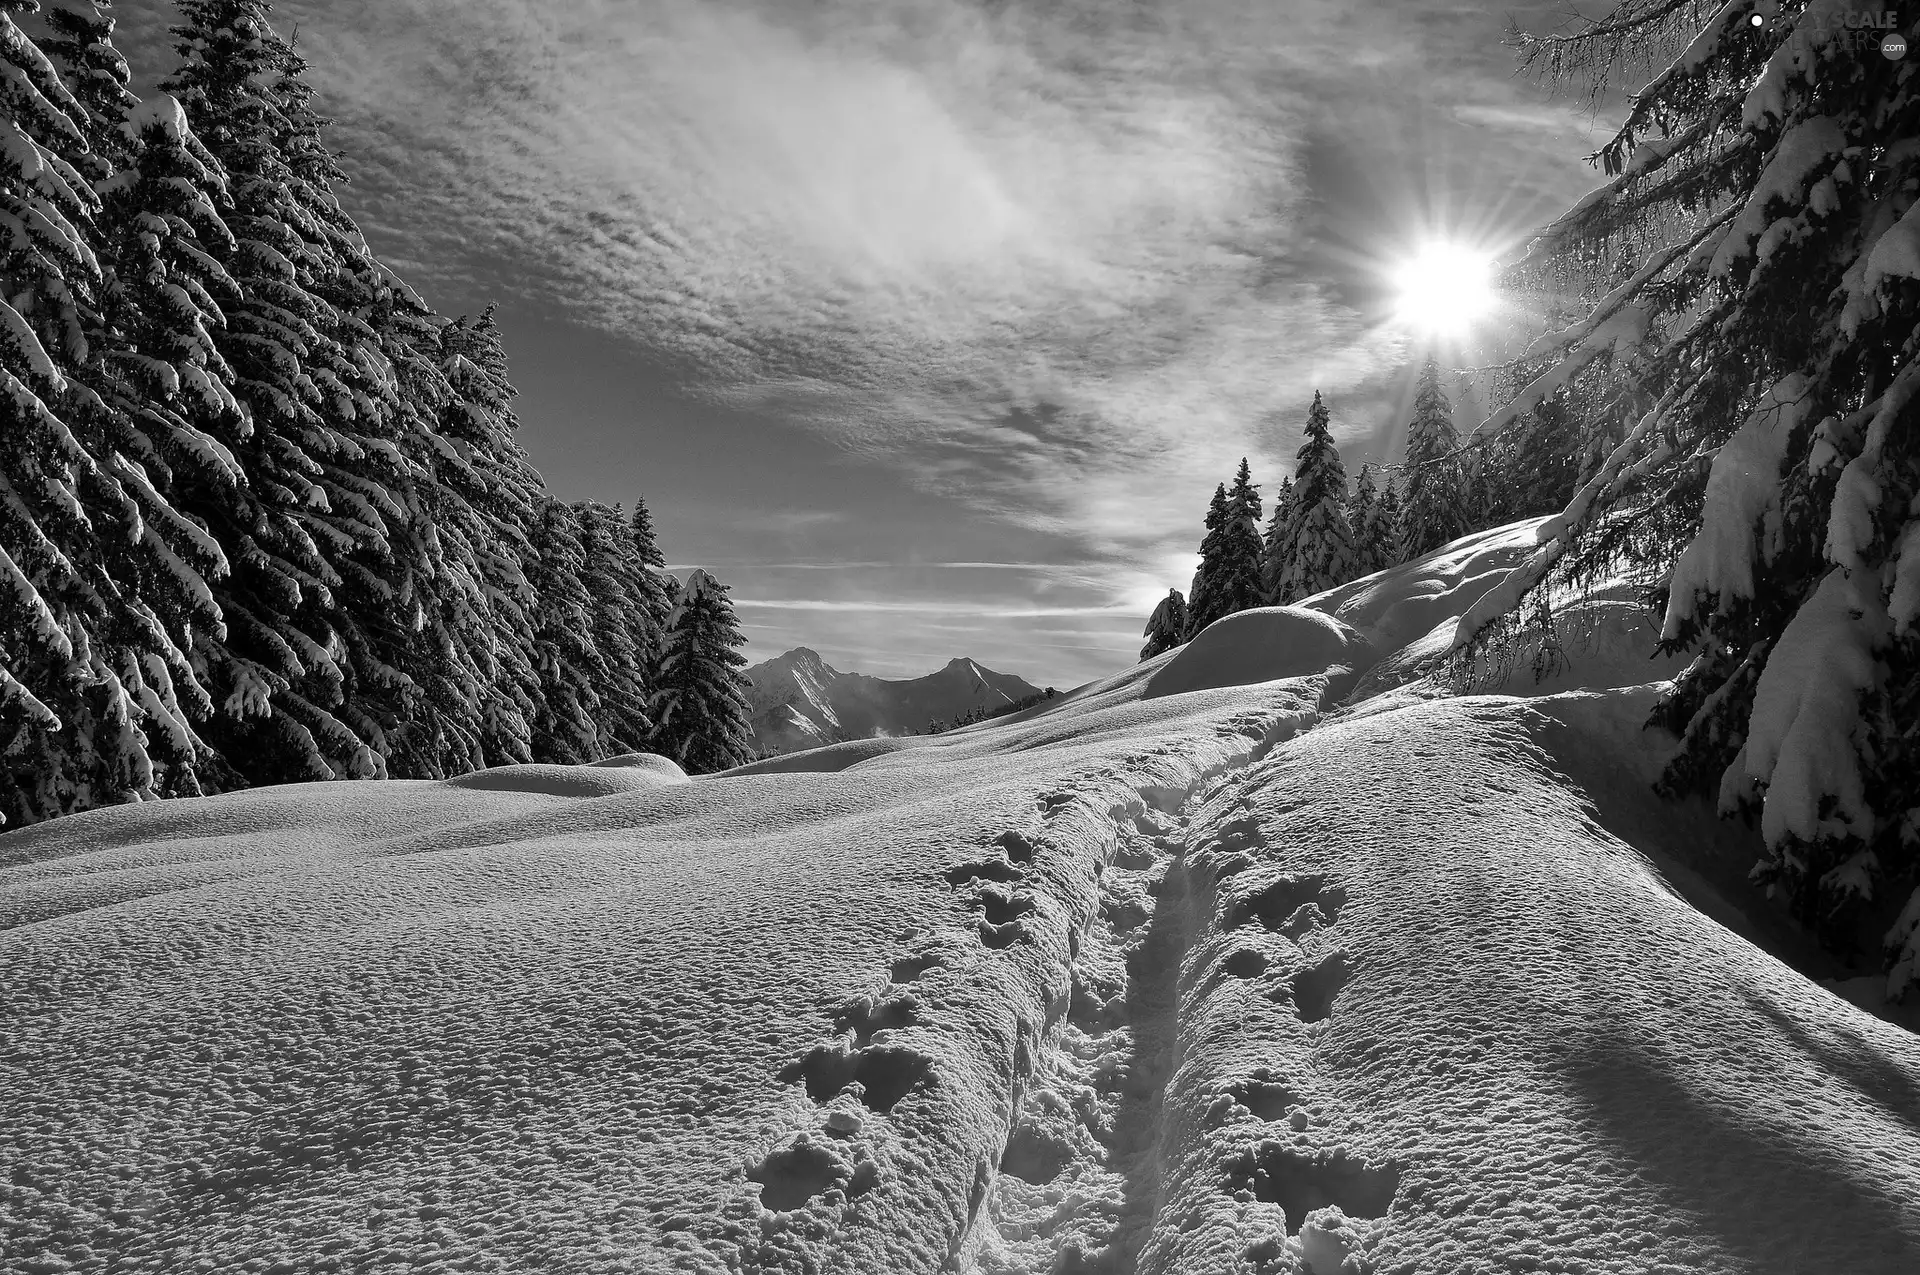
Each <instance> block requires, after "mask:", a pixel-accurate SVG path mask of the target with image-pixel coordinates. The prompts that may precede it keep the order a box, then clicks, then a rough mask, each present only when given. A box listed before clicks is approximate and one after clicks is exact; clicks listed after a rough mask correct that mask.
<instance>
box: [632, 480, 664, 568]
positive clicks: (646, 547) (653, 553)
mask: <svg viewBox="0 0 1920 1275" xmlns="http://www.w3.org/2000/svg"><path fill="white" fill-rule="evenodd" d="M630 534H631V535H632V536H633V546H634V548H635V549H636V550H637V551H638V552H639V554H640V561H642V562H644V563H646V564H647V565H648V566H650V567H652V568H653V569H654V570H656V571H664V570H666V569H667V559H666V555H664V554H662V553H661V552H660V544H659V541H658V540H657V539H656V538H655V536H654V532H653V514H652V513H651V512H649V511H648V509H647V502H646V501H645V500H643V499H642V498H640V497H639V496H635V497H634V498H633V521H632V523H631V524H630Z"/></svg>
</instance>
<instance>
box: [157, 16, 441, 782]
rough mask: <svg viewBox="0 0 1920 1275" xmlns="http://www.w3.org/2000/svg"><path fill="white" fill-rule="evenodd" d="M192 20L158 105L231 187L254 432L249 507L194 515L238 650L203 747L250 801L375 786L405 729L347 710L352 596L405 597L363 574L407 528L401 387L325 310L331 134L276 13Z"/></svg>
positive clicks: (218, 690) (238, 320)
mask: <svg viewBox="0 0 1920 1275" xmlns="http://www.w3.org/2000/svg"><path fill="white" fill-rule="evenodd" d="M178 7H179V10H180V14H181V18H182V22H181V24H180V25H179V26H176V27H175V28H173V30H174V35H175V40H176V44H175V47H176V49H177V51H178V53H179V54H180V56H181V58H182V65H181V66H180V68H179V70H178V71H176V72H175V74H174V75H173V76H172V77H171V78H170V79H168V80H167V81H165V82H164V83H163V85H162V87H163V88H164V89H166V90H167V91H168V92H170V93H172V94H173V95H174V96H176V97H177V98H178V99H179V100H180V102H181V103H182V105H183V106H185V108H186V110H187V113H188V116H189V118H190V119H191V120H192V122H193V127H194V130H195V132H196V134H197V135H198V136H199V137H200V139H201V140H202V142H204V143H205V145H206V147H207V149H208V151H210V152H211V153H212V155H213V156H214V157H215V158H216V159H217V160H218V162H219V164H220V166H221V167H222V169H223V170H224V171H225V173H226V175H227V178H228V183H227V190H228V195H229V198H230V200H231V210H230V211H229V212H227V214H226V220H227V224H228V226H229V227H230V228H231V229H232V231H233V233H234V237H235V244H234V246H233V247H232V249H231V250H228V251H225V252H222V253H216V254H214V255H215V256H216V257H217V258H218V259H219V260H220V262H221V264H222V265H223V266H224V267H225V268H226V270H227V272H228V273H229V274H230V275H231V276H232V278H233V279H234V281H235V282H236V284H237V285H238V288H239V294H240V295H239V297H238V298H237V299H236V300H234V301H232V302H230V303H228V304H226V305H224V306H223V309H224V311H225V314H226V318H227V325H226V327H225V329H224V330H223V331H221V332H216V333H215V334H214V335H215V343H216V345H217V346H218V348H219V351H220V353H221V355H222V356H223V357H224V358H225V359H226V360H227V362H228V363H229V364H230V365H231V366H232V368H233V370H234V373H235V380H234V384H233V389H234V392H235V394H236V396H237V397H238V398H239V400H240V402H241V403H242V404H243V406H244V407H245V409H246V413H247V418H248V423H247V425H246V427H245V428H244V430H243V432H241V433H240V434H239V436H238V437H237V438H236V439H235V441H234V445H233V448H232V450H233V452H234V455H235V458H236V459H237V461H238V462H239V465H240V468H241V470H242V472H243V473H244V474H245V476H246V480H247V482H246V486H245V488H244V489H243V491H244V498H243V499H242V500H241V501H240V502H239V503H238V505H237V507H230V506H228V505H227V504H224V503H222V504H220V505H217V506H215V507H212V508H204V509H203V508H195V509H193V512H194V513H195V514H198V515H200V516H201V517H203V518H204V520H205V521H206V522H207V524H208V526H209V528H210V530H211V531H212V532H213V534H214V536H215V538H216V539H217V540H218V541H219V542H220V543H221V544H222V545H223V546H224V547H225V548H226V549H227V553H228V557H229V560H230V561H231V564H232V568H233V570H232V574H231V576H230V577H229V578H228V579H227V580H226V581H224V582H223V583H222V584H221V586H220V587H218V588H217V589H216V596H217V598H218V600H219V602H220V605H221V608H222V610H223V612H224V613H225V616H226V622H227V628H228V635H227V641H226V643H225V644H224V645H223V646H222V647H220V648H217V649H207V648H205V647H202V648H200V649H197V650H196V656H197V657H198V658H200V659H201V661H202V662H203V663H204V665H205V670H206V676H207V677H209V678H210V679H211V682H212V686H211V689H212V691H213V694H214V698H215V700H216V702H217V703H218V704H219V705H220V707H221V709H222V711H221V712H220V713H217V714H216V715H215V716H214V718H213V719H212V720H211V721H210V722H209V723H208V727H207V733H208V738H209V740H210V742H212V743H214V744H215V746H216V747H217V748H219V750H220V751H221V753H222V754H223V756H224V757H225V759H226V761H227V763H228V764H229V765H230V766H232V767H233V768H234V769H235V771H236V772H238V774H239V776H241V777H243V778H244V780H245V781H246V782H252V783H271V782H283V781H288V780H296V779H330V778H344V777H371V776H376V775H381V774H384V773H385V764H384V759H383V757H382V756H381V754H380V752H379V751H378V750H377V748H376V746H375V745H377V744H379V743H380V742H381V741H380V740H379V739H378V738H377V736H378V734H379V732H380V730H381V725H382V724H381V721H380V720H379V719H380V718H382V717H387V718H389V719H390V718H392V717H393V716H395V715H396V714H395V712H394V711H393V709H392V706H391V705H388V706H387V708H386V711H384V712H380V713H370V712H367V711H366V706H365V705H363V704H360V703H357V702H355V701H354V700H353V694H354V693H355V691H356V690H357V689H358V688H357V687H355V686H352V685H350V681H351V679H352V678H353V673H354V670H353V668H352V662H351V658H350V656H351V651H350V642H349V637H350V631H351V628H352V626H351V624H350V623H349V618H348V615H347V612H346V597H345V595H344V590H346V589H347V588H348V587H349V586H348V584H347V579H348V577H349V576H351V577H352V578H353V584H352V586H351V589H352V591H353V592H354V593H355V594H357V595H359V600H360V601H361V602H362V603H363V605H365V606H366V607H367V608H368V611H367V614H375V613H376V612H375V611H374V609H373V602H372V599H377V598H379V597H380V595H381V593H382V592H383V586H384V588H385V589H388V590H390V588H391V585H390V584H389V583H387V582H386V581H383V580H382V579H381V577H380V573H378V572H376V571H373V570H370V569H369V568H368V566H367V565H366V564H367V563H368V562H379V561H382V560H386V559H388V558H390V549H389V546H388V543H387V526H386V520H387V519H388V518H390V517H396V516H399V514H400V509H399V506H398V505H397V504H396V503H395V502H394V501H393V499H392V496H391V492H390V490H389V487H388V486H387V485H386V484H385V483H383V482H382V481H380V480H379V476H380V475H383V474H384V475H388V476H390V475H391V474H392V472H393V470H394V469H396V468H397V465H398V459H399V458H398V450H397V448H395V447H394V446H393V444H392V442H391V440H390V438H388V437H385V436H384V435H386V434H387V433H388V432H389V430H390V425H389V423H388V422H387V419H386V418H387V416H388V415H389V414H390V407H391V404H390V403H389V402H383V401H381V399H382V398H383V397H384V394H383V393H382V391H384V390H386V389H389V388H390V382H388V384H387V385H384V386H383V385H382V384H381V382H382V381H383V380H384V379H385V378H390V376H391V369H390V368H386V369H383V366H382V364H383V360H381V359H380V357H379V354H378V350H377V340H374V339H371V338H370V335H364V336H361V337H360V338H359V339H356V340H355V341H354V344H353V349H352V350H351V351H349V350H348V349H346V348H343V347H342V345H341V342H340V339H339V334H340V332H341V330H342V328H343V326H348V324H347V319H346V317H345V316H342V315H341V314H340V313H339V312H338V310H337V309H336V308H335V307H334V306H333V305H331V304H330V303H328V302H326V301H324V300H323V299H321V297H320V296H318V295H317V290H318V289H320V288H321V287H323V286H324V285H326V284H327V282H328V281H329V280H330V279H331V278H332V277H333V276H335V275H337V274H338V273H340V271H341V269H342V267H341V266H340V263H339V262H338V261H337V260H336V259H335V258H334V255H333V252H332V247H333V239H332V237H331V236H330V235H329V233H328V231H327V229H326V227H325V226H324V225H323V224H321V223H320V222H319V221H318V220H317V219H316V217H315V214H314V209H315V207H316V206H318V205H320V204H322V203H324V202H325V201H326V200H327V199H330V198H331V192H330V191H318V190H314V189H312V188H311V185H310V182H311V181H312V180H313V179H314V178H315V176H316V175H315V174H314V173H313V171H312V169H311V165H310V164H305V163H304V158H307V151H306V143H305V142H304V141H303V140H302V139H303V138H306V137H308V136H309V135H311V134H313V133H315V132H317V129H318V123H317V121H315V120H313V119H311V118H310V113H309V115H308V116H303V114H302V111H303V108H304V100H303V99H301V98H299V96H298V95H297V94H289V92H288V91H287V86H288V84H289V83H291V82H297V78H298V74H299V70H300V66H301V64H300V61H299V59H298V58H297V57H295V56H294V54H293V51H292V50H291V48H290V47H289V46H288V45H287V43H286V42H285V41H284V40H282V39H281V38H280V37H279V36H278V35H276V34H275V33H274V32H273V30H272V28H271V27H270V26H269V25H268V23H267V20H266V13H267V7H268V6H267V5H266V4H265V3H264V0H180V3H179V6H178ZM290 156H301V157H303V167H302V168H300V169H296V168H295V166H294V165H293V164H292V163H291V162H290V161H289V157H290ZM343 371H344V372H346V375H345V376H343V375H342V373H343ZM370 390H371V392H370ZM388 601H389V602H391V599H388ZM390 610H397V608H390ZM383 680H385V681H386V682H387V683H388V685H387V686H384V687H382V688H381V689H382V690H383V691H384V690H391V691H394V692H395V693H396V694H397V693H398V692H399V691H400V690H401V689H403V688H402V687H400V686H399V685H398V680H399V679H397V678H396V677H395V676H393V675H387V676H386V677H385V678H384V679H383ZM350 721H351V724H349V722H350Z"/></svg>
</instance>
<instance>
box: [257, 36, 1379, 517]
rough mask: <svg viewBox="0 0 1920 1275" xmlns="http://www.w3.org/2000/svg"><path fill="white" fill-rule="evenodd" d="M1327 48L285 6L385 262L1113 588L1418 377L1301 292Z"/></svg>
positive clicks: (1312, 289)
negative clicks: (1022, 537) (1316, 418)
mask: <svg viewBox="0 0 1920 1275" xmlns="http://www.w3.org/2000/svg"><path fill="white" fill-rule="evenodd" d="M1344 11H1345V6H1341V5H1337V4H1332V3H1306V4H1300V3H1296V4H1293V5H1289V6H1285V7H1284V8H1282V9H1276V10H1273V11H1272V12H1269V13H1262V12H1260V11H1258V10H1257V7H1251V8H1250V7H1247V6H1242V5H1238V4H1232V3H1226V2H1225V0H1220V2H1211V0H1194V2H1193V3H1191V4H1185V5H1181V6H1167V7H1144V6H1133V5H1119V4H1097V3H1091V2H1089V0H1061V2H1058V3H1049V4H1047V5H1038V4H1034V5H1024V6H1023V5H1019V4H1011V5H998V6H992V7H991V8H988V7H983V6H977V5H973V4H966V3H960V2H959V0H888V2H887V3H881V2H879V0H830V2H829V3H825V4H820V5H809V6H793V5H789V4H775V3H771V0H769V2H767V3H763V4H759V5H755V4H724V3H718V2H716V0H656V2H654V3H649V4H646V5H633V4H630V3H622V2H619V0H571V2H570V3H565V4H558V3H542V4H534V3H532V2H531V0H378V3H374V0H325V3H324V4H323V3H319V2H318V0H287V3H285V4H283V5H282V6H281V12H282V16H283V20H287V19H292V20H296V21H298V22H299V23H300V24H301V29H302V39H303V45H304V47H305V48H306V49H307V52H308V54H309V56H310V57H311V58H312V60H313V64H314V75H315V78H316V79H317V81H318V82H319V84H320V87H321V88H322V90H323V93H324V94H325V98H324V101H325V105H326V106H327V108H328V109H329V110H331V111H333V112H334V113H335V114H336V115H338V116H339V117H340V120H341V132H340V136H341V140H342V142H343V144H344V145H345V148H346V150H347V151H348V163H349V167H350V168H352V169H353V170H354V172H355V175H356V187H355V189H354V190H352V191H350V193H349V202H350V203H353V204H354V206H355V208H356V210H358V211H361V212H362V213H363V215H364V216H365V217H366V218H367V220H368V221H369V223H370V224H371V225H373V226H374V227H375V228H376V232H377V234H379V233H384V237H385V238H386V239H387V241H389V242H394V243H398V244H404V245H406V246H407V250H408V252H409V253H410V255H412V256H414V257H415V258H417V259H418V260H420V261H422V262H423V263H429V264H430V265H431V266H432V268H433V270H434V271H437V272H439V273H440V274H441V275H442V276H451V275H456V274H457V273H458V272H460V271H462V270H467V271H474V272H478V273H481V274H486V273H489V272H497V271H499V270H502V269H513V270H518V271H520V273H521V278H520V279H519V284H520V286H521V287H523V288H524V289H527V290H530V291H535V292H543V293H545V294H546V295H549V296H551V297H554V298H561V299H564V300H565V302H566V304H567V305H568V307H569V311H570V312H571V313H573V314H574V315H576V316H577V317H584V318H588V319H590V320H592V321H594V322H597V323H598V324H600V325H602V326H604V327H606V328H608V329H609V330H612V331H617V332H624V333H627V334H629V335H630V336H631V337H632V338H633V339H634V340H635V341H636V342H639V343H641V344H643V345H646V346H648V347H649V348H650V350H651V351H652V352H655V353H658V354H663V355H665V356H668V357H670V358H673V359H675V360H677V361H678V362H680V363H681V364H682V365H683V366H684V367H685V368H686V369H687V375H688V376H689V378H690V379H691V380H693V381H694V382H695V383H696V384H698V385H699V386H700V387H701V388H702V389H703V390H704V392H705V393H706V394H707V395H709V396H711V397H713V398H715V399H719V400H721V401H724V402H726V403H728V404H730V405H731V406H733V407H735V408H737V409H738V410H741V411H746V412H754V413H759V414H764V415H768V416H773V417H776V418H779V419H782V420H786V421H789V422H793V423H795V424H799V425H803V426H805V427H807V428H811V429H814V430H817V431H819V432H821V433H822V434H824V435H826V436H828V437H830V438H832V439H833V440H834V441H835V442H837V443H839V444H841V445H843V446H845V447H847V448H849V449H851V450H853V451H854V452H856V453H860V454H863V455H866V456H870V457H877V458H880V459H883V460H884V461H886V462H887V463H888V464H890V465H894V466H897V467H900V468H903V469H905V470H907V471H909V472H910V473H912V474H913V475H914V476H915V478H916V479H917V480H918V481H919V482H921V483H923V484H925V485H927V486H929V487H932V488H935V489H938V490H941V491H945V492H949V493H961V494H963V495H965V496H966V498H967V499H968V500H969V501H970V502H971V503H973V504H974V506H975V507H976V508H977V509H979V510H981V511H983V512H986V513H988V514H991V515H994V516H998V517H1002V518H1005V519H1009V520H1012V521H1016V522H1019V523H1022V524H1023V525H1027V526H1030V527H1033V528H1035V529H1039V530H1051V531H1069V532H1072V533H1074V534H1077V535H1082V536H1085V537H1087V538H1088V539H1089V541H1090V543H1091V547H1092V548H1093V549H1094V551H1096V552H1103V553H1109V554H1111V553H1126V552H1133V551H1138V550H1140V549H1141V548H1143V547H1146V546H1154V545H1157V544H1159V543H1161V542H1163V541H1164V538H1165V536H1166V534H1167V533H1168V531H1169V529H1170V528H1172V527H1174V526H1181V527H1184V526H1185V524H1186V523H1188V522H1191V521H1192V520H1193V518H1194V516H1195V511H1194V510H1193V509H1189V508H1186V507H1185V506H1186V505H1187V504H1190V503H1192V499H1191V493H1192V492H1193V491H1195V490H1198V491H1200V492H1201V493H1202V496H1201V503H1204V491H1205V490H1206V489H1207V488H1209V487H1210V486H1211V483H1212V481H1214V480H1216V479H1217V478H1218V476H1219V475H1220V474H1221V473H1222V472H1223V471H1224V470H1229V469H1230V468H1231V466H1232V464H1233V463H1234V462H1235V461H1236V460H1237V459H1238V457H1239V456H1240V455H1242V454H1245V453H1247V452H1249V451H1257V450H1258V449H1257V447H1256V446H1255V444H1256V443H1257V441H1258V440H1257V435H1258V433H1259V431H1260V424H1259V423H1260V421H1261V420H1262V418H1263V417H1264V416H1266V415H1268V414H1270V413H1273V412H1275V411H1279V412H1282V413H1288V412H1291V411H1292V409H1294V408H1295V407H1297V406H1298V405H1299V404H1300V403H1304V401H1305V399H1306V398H1307V397H1308V396H1309V395H1310V393H1311V391H1312V389H1314V388H1325V389H1328V390H1330V391H1333V392H1336V393H1337V392H1339V391H1340V390H1342V389H1344V388H1347V387H1349V386H1351V385H1354V384H1357V383H1359V382H1361V381H1363V380H1365V379H1366V378H1368V377H1370V376H1373V375H1376V374H1377V373H1378V372H1379V371H1380V370H1381V369H1382V368H1384V367H1386V366H1387V365H1389V364H1391V363H1392V362H1393V361H1394V360H1395V359H1397V358H1399V357H1400V355H1401V353H1402V351H1401V349H1400V347H1399V345H1398V343H1397V342H1396V341H1394V340H1393V339H1391V338H1389V337H1387V336H1385V335H1384V334H1382V333H1381V332H1379V331H1378V330H1376V329H1373V328H1371V327H1369V326H1368V325H1367V324H1366V323H1365V322H1363V321H1362V320H1361V318H1360V317H1359V316H1356V315H1354V314H1353V313H1352V312H1350V311H1348V310H1346V309H1345V308H1343V307H1342V306H1341V305H1340V304H1338V303H1337V302H1335V301H1333V300H1331V299H1330V298H1329V297H1328V296H1327V294H1326V290H1325V288H1324V287H1323V285H1322V284H1321V283H1320V282H1319V281H1317V280H1316V279H1315V278H1313V277H1310V276H1309V275H1308V274H1307V273H1304V272H1303V271H1301V270H1300V269H1298V268H1297V265H1296V263H1295V262H1294V259H1293V258H1294V247H1295V245H1296V243H1297V242H1298V240H1299V239H1300V238H1301V236H1302V233H1303V230H1302V223H1301V217H1302V211H1303V207H1304V205H1305V203H1306V201H1308V200H1309V198H1310V195H1311V192H1310V191H1308V190H1307V189H1306V186H1305V184H1304V182H1303V181H1302V180H1301V178H1302V169H1301V147H1302V142H1303V138H1304V137H1305V135H1306V129H1307V124H1308V121H1309V120H1310V118H1312V117H1313V116H1314V114H1315V113H1316V112H1318V111H1321V110H1323V109H1324V104H1323V103H1322V102H1321V101H1319V100H1318V95H1319V91H1320V90H1319V87H1318V85H1317V83H1316V81H1315V76H1316V75H1324V67H1323V66H1322V65H1320V64H1324V63H1325V62H1327V61H1328V59H1329V58H1334V59H1336V60H1337V59H1339V58H1357V57H1359V56H1360V53H1359V51H1358V50H1360V48H1361V45H1362V44H1363V43H1365V42H1363V41H1360V40H1358V39H1357V38H1356V35H1355V33H1354V31H1353V30H1352V24H1351V22H1350V21H1349V20H1348V19H1347V18H1346V17H1345V16H1344ZM1368 56H1369V57H1372V58H1374V59H1375V60H1378V59H1379V58H1380V57H1389V56H1399V54H1398V53H1395V52H1393V51H1392V50H1389V51H1388V52H1381V51H1380V50H1379V49H1375V50H1374V51H1373V52H1372V53H1369V54H1368ZM1286 450H1287V451H1288V452H1290V451H1291V448H1288V449H1286ZM1175 493H1178V494H1179V495H1180V497H1181V500H1180V501H1179V502H1178V504H1177V506H1176V503H1175V501H1174V499H1173V496H1174V494H1175Z"/></svg>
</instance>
